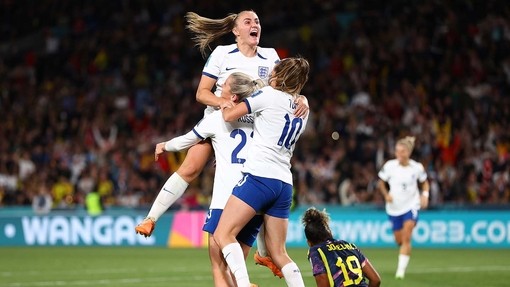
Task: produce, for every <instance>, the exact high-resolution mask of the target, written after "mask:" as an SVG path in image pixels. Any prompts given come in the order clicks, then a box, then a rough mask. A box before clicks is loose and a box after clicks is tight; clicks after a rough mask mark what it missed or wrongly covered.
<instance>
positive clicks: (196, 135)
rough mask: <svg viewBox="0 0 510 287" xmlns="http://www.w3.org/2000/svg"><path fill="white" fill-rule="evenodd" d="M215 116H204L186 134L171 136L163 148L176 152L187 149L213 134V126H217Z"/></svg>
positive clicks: (217, 122)
mask: <svg viewBox="0 0 510 287" xmlns="http://www.w3.org/2000/svg"><path fill="white" fill-rule="evenodd" d="M218 125H219V121H218V119H217V118H214V117H213V118H209V117H205V118H202V120H200V121H199V122H198V123H197V124H196V125H195V127H194V128H193V129H192V130H191V131H189V132H188V133H187V134H185V135H182V136H178V137H176V138H173V139H171V140H169V141H167V142H166V143H165V150H166V151H171V152H176V151H181V150H185V149H188V148H190V147H192V146H193V145H195V144H197V143H199V142H200V141H202V140H204V139H206V138H208V137H211V136H212V135H214V128H213V127H214V126H218Z"/></svg>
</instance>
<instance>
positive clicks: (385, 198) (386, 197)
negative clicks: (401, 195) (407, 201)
mask: <svg viewBox="0 0 510 287" xmlns="http://www.w3.org/2000/svg"><path fill="white" fill-rule="evenodd" d="M384 200H385V201H386V202H388V203H391V202H393V197H392V196H391V194H389V193H388V194H387V195H386V196H385V197H384Z"/></svg>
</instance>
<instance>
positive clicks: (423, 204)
mask: <svg viewBox="0 0 510 287" xmlns="http://www.w3.org/2000/svg"><path fill="white" fill-rule="evenodd" d="M420 207H421V208H422V209H427V207H429V198H428V197H426V196H423V195H420Z"/></svg>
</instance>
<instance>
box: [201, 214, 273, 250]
mask: <svg viewBox="0 0 510 287" xmlns="http://www.w3.org/2000/svg"><path fill="white" fill-rule="evenodd" d="M222 213H223V209H209V213H208V214H207V217H206V219H205V223H204V227H202V230H203V231H206V232H209V233H210V234H213V233H214V231H215V230H216V227H217V226H218V222H219V221H220V217H221V214H222ZM262 222H264V216H263V215H262V214H256V215H255V216H254V217H253V218H252V219H251V220H250V221H249V222H248V223H247V224H246V225H245V226H244V227H243V229H241V231H239V234H238V235H237V237H236V238H237V241H239V242H242V243H244V244H246V245H248V246H250V247H252V246H253V242H255V239H257V234H258V233H259V230H260V226H261V225H262Z"/></svg>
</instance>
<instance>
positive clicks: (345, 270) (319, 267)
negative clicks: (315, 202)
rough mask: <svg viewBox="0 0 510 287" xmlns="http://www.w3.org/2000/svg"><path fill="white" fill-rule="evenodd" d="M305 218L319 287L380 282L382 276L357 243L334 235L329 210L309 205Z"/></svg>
mask: <svg viewBox="0 0 510 287" xmlns="http://www.w3.org/2000/svg"><path fill="white" fill-rule="evenodd" d="M302 221H303V225H304V226H305V236H306V240H307V242H308V245H309V246H310V249H309V251H308V260H309V261H310V263H311V264H312V272H313V276H314V277H315V282H316V283H317V287H340V286H352V287H360V286H368V287H377V286H379V285H381V277H380V276H379V274H378V273H377V271H376V270H375V268H374V267H373V266H372V264H371V263H370V261H368V259H367V258H366V257H365V255H363V253H361V251H360V250H359V249H358V248H357V247H356V245H354V244H353V243H349V242H347V241H344V240H336V239H333V234H332V233H331V229H330V228H329V216H328V214H327V213H326V212H322V211H319V210H317V209H315V208H313V207H312V208H309V209H308V210H307V211H305V214H304V216H303V220H302ZM365 279H368V280H369V282H368V283H367V282H366V280H365Z"/></svg>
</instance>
